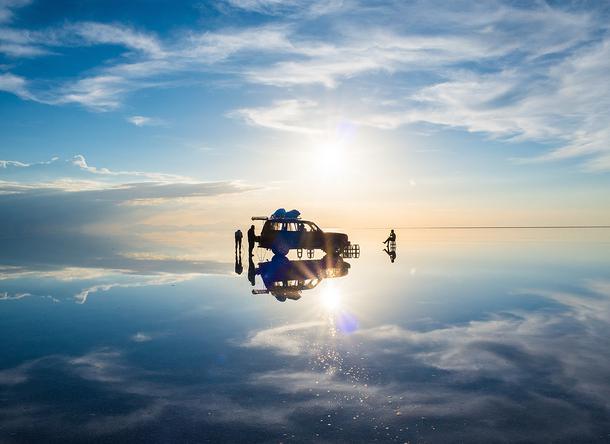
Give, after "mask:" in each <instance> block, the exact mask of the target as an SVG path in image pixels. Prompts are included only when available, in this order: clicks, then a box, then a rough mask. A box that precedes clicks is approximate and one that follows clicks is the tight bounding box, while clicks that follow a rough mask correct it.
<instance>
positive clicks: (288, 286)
mask: <svg viewBox="0 0 610 444" xmlns="http://www.w3.org/2000/svg"><path fill="white" fill-rule="evenodd" d="M349 267H350V265H349V264H348V263H347V262H345V261H344V260H343V259H342V258H341V257H339V256H331V255H327V256H324V257H323V258H322V259H317V260H301V261H291V260H289V259H288V258H287V257H286V256H278V255H276V256H273V258H272V259H271V261H269V262H261V263H260V264H258V269H257V270H256V272H257V274H260V275H261V278H262V279H263V283H264V284H265V289H264V290H252V293H253V294H269V293H270V294H272V295H273V296H275V297H276V299H277V300H278V301H282V302H283V301H285V300H286V299H292V300H297V299H299V298H300V297H301V291H302V290H310V289H312V288H315V287H316V286H317V285H318V284H319V283H320V282H321V281H322V279H326V278H335V277H341V276H345V275H346V274H347V272H348V270H349Z"/></svg>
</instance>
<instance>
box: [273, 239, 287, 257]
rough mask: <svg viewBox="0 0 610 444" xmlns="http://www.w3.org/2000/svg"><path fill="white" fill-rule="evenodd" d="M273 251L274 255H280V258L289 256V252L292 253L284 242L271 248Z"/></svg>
mask: <svg viewBox="0 0 610 444" xmlns="http://www.w3.org/2000/svg"><path fill="white" fill-rule="evenodd" d="M271 251H273V254H278V255H280V256H286V255H287V254H288V252H289V251H290V248H288V245H286V244H285V243H283V242H278V243H277V244H274V245H273V246H272V247H271Z"/></svg>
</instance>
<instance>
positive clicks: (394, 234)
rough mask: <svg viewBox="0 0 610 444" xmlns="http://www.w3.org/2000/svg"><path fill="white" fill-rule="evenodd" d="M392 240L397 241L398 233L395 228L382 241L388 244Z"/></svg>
mask: <svg viewBox="0 0 610 444" xmlns="http://www.w3.org/2000/svg"><path fill="white" fill-rule="evenodd" d="M390 242H396V233H394V230H390V235H389V236H388V238H387V239H386V240H384V241H383V242H382V243H384V244H386V245H388V244H389V243H390Z"/></svg>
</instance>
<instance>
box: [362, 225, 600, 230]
mask: <svg viewBox="0 0 610 444" xmlns="http://www.w3.org/2000/svg"><path fill="white" fill-rule="evenodd" d="M388 228H390V229H393V230H487V229H570V228H572V229H574V228H576V229H597V228H602V229H603V228H610V225H415V226H406V227H394V228H392V227H365V228H363V229H364V230H384V229H385V230H387V229H388Z"/></svg>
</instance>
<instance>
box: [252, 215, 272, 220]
mask: <svg viewBox="0 0 610 444" xmlns="http://www.w3.org/2000/svg"><path fill="white" fill-rule="evenodd" d="M268 219H269V218H268V217H267V216H252V220H268Z"/></svg>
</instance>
